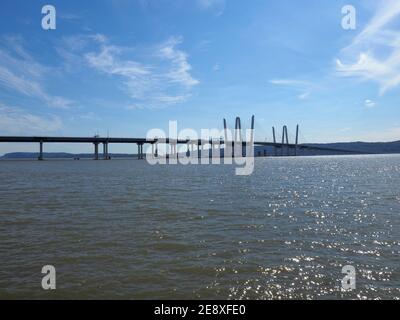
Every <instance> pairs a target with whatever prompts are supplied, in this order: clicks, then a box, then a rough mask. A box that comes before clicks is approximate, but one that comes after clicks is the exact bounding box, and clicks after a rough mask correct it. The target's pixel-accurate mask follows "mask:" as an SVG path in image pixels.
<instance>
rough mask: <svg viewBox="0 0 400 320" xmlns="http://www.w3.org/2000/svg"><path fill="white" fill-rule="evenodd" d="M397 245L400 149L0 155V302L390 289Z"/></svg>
mask: <svg viewBox="0 0 400 320" xmlns="http://www.w3.org/2000/svg"><path fill="white" fill-rule="evenodd" d="M399 251H400V156H393V155H392V156H337V157H308V158H307V157H304V158H302V157H296V158H295V157H291V158H262V159H261V158H259V159H256V163H255V171H254V173H253V175H251V176H247V177H246V176H244V177H243V176H235V173H234V167H233V166H229V165H208V166H183V165H161V166H150V165H148V164H147V163H146V162H145V161H139V160H111V161H43V162H39V161H1V162H0V298H3V299H16V298H22V299H26V298H33V299H103V298H111V299H336V298H339V299H365V298H368V299H373V298H381V299H400V259H399ZM44 265H53V266H54V267H55V268H56V284H57V289H56V290H52V291H45V290H43V289H42V287H41V281H42V277H43V276H44V275H42V274H41V270H42V267H43V266H44ZM345 265H351V266H353V267H354V268H355V270H356V289H355V290H353V291H350V292H343V291H342V289H341V280H342V278H343V277H344V276H345V275H344V274H342V267H343V266H345Z"/></svg>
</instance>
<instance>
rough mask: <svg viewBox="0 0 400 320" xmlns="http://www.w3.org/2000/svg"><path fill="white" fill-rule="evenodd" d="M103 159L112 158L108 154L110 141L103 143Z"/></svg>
mask: <svg viewBox="0 0 400 320" xmlns="http://www.w3.org/2000/svg"><path fill="white" fill-rule="evenodd" d="M103 159H104V160H110V157H109V155H108V143H107V142H104V143H103Z"/></svg>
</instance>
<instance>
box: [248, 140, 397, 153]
mask: <svg viewBox="0 0 400 320" xmlns="http://www.w3.org/2000/svg"><path fill="white" fill-rule="evenodd" d="M304 145H306V146H310V147H315V148H327V149H336V150H317V149H315V150H308V149H301V148H298V150H297V155H299V156H313V155H346V154H357V153H359V154H394V153H400V141H394V142H336V143H307V144H304ZM264 151H266V153H267V155H268V154H269V155H274V154H275V150H274V148H273V147H260V146H256V147H255V150H254V153H255V155H256V156H257V155H263V154H264ZM347 151H348V152H347ZM276 152H277V154H278V155H281V154H282V152H283V154H284V155H285V154H286V152H287V151H286V148H283V150H282V149H281V148H277V150H276ZM289 152H290V154H293V152H294V151H293V150H290V151H289Z"/></svg>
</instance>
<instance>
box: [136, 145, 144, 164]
mask: <svg viewBox="0 0 400 320" xmlns="http://www.w3.org/2000/svg"><path fill="white" fill-rule="evenodd" d="M137 146H138V160H142V159H144V155H143V143H138V145H137Z"/></svg>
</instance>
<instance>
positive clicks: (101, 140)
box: [0, 136, 361, 160]
mask: <svg viewBox="0 0 400 320" xmlns="http://www.w3.org/2000/svg"><path fill="white" fill-rule="evenodd" d="M1 142H3V143H39V145H40V149H39V160H43V144H44V143H92V144H94V147H95V150H94V157H95V159H98V158H99V152H98V145H99V144H103V154H104V157H105V159H109V156H108V144H110V143H128V144H129V143H131V144H137V145H138V157H139V159H143V158H144V153H143V145H144V144H151V145H154V144H156V143H164V144H191V145H198V146H199V145H202V146H204V145H210V144H214V145H215V144H218V143H219V144H220V145H222V144H225V142H224V140H222V139H221V140H219V139H209V140H203V139H195V140H191V139H178V140H176V139H170V138H158V139H146V138H110V137H98V136H94V137H49V136H0V143H1ZM245 143H246V142H243V145H245ZM254 145H256V146H271V147H275V148H288V149H295V150H296V149H310V150H321V151H336V152H346V153H350V154H351V153H357V154H360V153H361V152H358V151H351V150H341V149H333V148H324V147H317V146H309V145H305V144H298V145H296V144H290V143H289V144H287V143H274V142H258V141H255V142H254ZM153 153H154V148H153Z"/></svg>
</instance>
